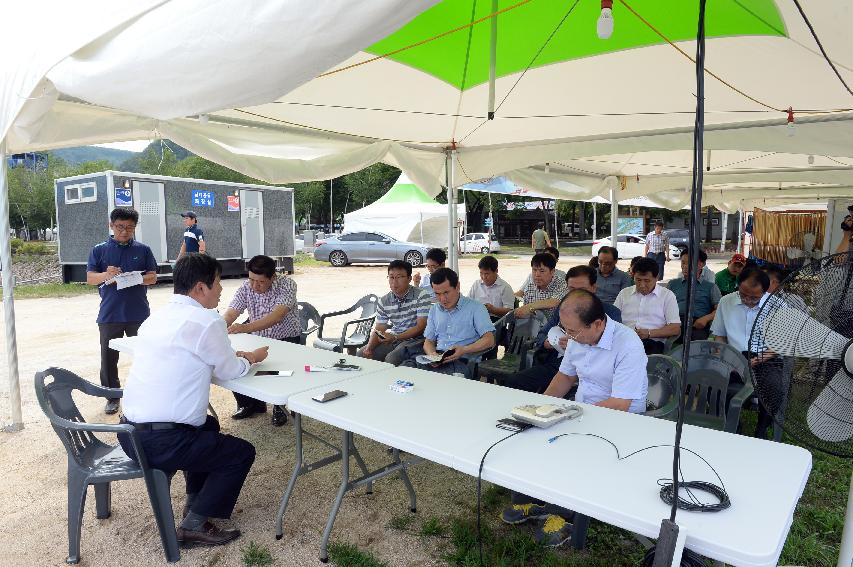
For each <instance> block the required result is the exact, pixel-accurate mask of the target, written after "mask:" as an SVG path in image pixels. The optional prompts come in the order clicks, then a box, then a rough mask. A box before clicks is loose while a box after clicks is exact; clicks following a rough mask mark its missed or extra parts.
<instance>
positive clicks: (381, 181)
mask: <svg viewBox="0 0 853 567" xmlns="http://www.w3.org/2000/svg"><path fill="white" fill-rule="evenodd" d="M398 177H400V170H399V169H397V168H396V167H393V166H391V165H386V164H384V163H374V164H373V165H371V166H369V167H366V168H364V169H362V170H361V171H356V172H353V173H350V174H348V175H344V176H343V177H341V178H339V179H336V180H335V192H336V193H337V189H338V188H341V187H342V188H343V189H345V190H346V192H345V193H343V194H344V195H345V199H344V203H343V207H344V208H343V211H344V212H345V213H346V212H349V210H348V209H349V208H350V206H351V207H352V209H353V210H355V209H360V208H362V207H365V206H367V205H369V204H370V203H372V202H374V201H375V200H377V199H378V198H379V197H381V196H382V195H384V194H385V193H387V192H388V190H389V189H390V188H391V186H392V185H394V182H395V181H396V180H397V178H398ZM338 181H340V182H341V183H340V184H339V183H338ZM335 205H336V208H337V206H338V202H337V198H336V199H335Z"/></svg>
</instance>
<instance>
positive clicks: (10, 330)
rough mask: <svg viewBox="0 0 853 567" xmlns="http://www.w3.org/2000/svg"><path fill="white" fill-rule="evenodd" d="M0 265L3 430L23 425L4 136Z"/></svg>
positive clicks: (0, 167) (1, 145)
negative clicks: (6, 419)
mask: <svg viewBox="0 0 853 567" xmlns="http://www.w3.org/2000/svg"><path fill="white" fill-rule="evenodd" d="M0 268H2V272H0V275H2V281H3V319H4V321H5V323H6V363H7V364H8V365H9V410H10V411H9V413H10V415H11V417H12V422H11V424H8V425H6V426H5V427H4V428H3V429H4V430H5V431H9V432H13V431H20V430H22V429H23V428H24V420H23V418H22V416H21V382H20V378H19V376H18V340H17V333H16V332H15V299H14V292H15V275H14V274H13V273H12V246H11V241H10V240H9V183H8V180H7V179H6V140H3V141H0Z"/></svg>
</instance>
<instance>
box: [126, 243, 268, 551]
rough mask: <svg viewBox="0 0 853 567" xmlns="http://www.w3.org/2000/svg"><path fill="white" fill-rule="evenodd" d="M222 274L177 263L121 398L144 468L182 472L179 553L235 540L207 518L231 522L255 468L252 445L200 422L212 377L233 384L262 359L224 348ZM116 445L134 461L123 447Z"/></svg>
mask: <svg viewBox="0 0 853 567" xmlns="http://www.w3.org/2000/svg"><path fill="white" fill-rule="evenodd" d="M221 273H222V266H221V264H220V263H219V262H218V261H217V260H216V259H215V258H213V257H212V256H207V255H205V254H197V253H191V254H186V255H185V256H183V257H182V258H181V259H180V260H178V262H177V263H176V264H175V269H174V271H173V273H172V275H173V281H174V287H175V295H173V296H172V299H171V301H170V302H169V304H168V306H167V307H165V308H163V309H161V310H159V311H157V312H156V313H154V314H153V315H151V317H149V318H148V319H147V320H146V321H145V322H144V323H143V324H142V326H141V327H140V328H139V338H138V339H137V343H136V348H135V352H134V357H133V366H131V368H130V376H129V378H128V382H127V387H126V388H125V390H124V397H123V408H124V415H123V417H122V422H124V423H131V424H133V425H134V426H135V427H136V429H137V431H138V432H139V439H140V441H141V442H142V450H143V451H144V453H145V457H146V458H147V459H148V464H149V465H150V466H151V467H153V468H157V469H162V470H164V471H167V472H174V471H178V470H181V471H184V477H185V479H186V490H187V501H186V504H185V505H184V514H183V521H182V522H181V525H180V527H179V528H178V530H177V532H178V533H177V536H178V542H179V543H180V544H181V545H183V546H190V545H222V544H224V543H228V542H229V541H231V540H233V539H236V538H237V537H239V535H240V531H239V530H235V529H222V528H220V527H218V526H216V525H214V524H212V523H211V522H209V521H208V518H226V519H227V518H230V517H231V513H232V511H233V510H234V505H235V503H236V502H237V497H238V496H239V495H240V490H241V488H242V487H243V482H244V481H245V479H246V475H247V474H248V473H249V469H250V468H251V467H252V463H253V462H254V460H255V448H254V447H253V446H252V444H251V443H249V442H248V441H244V440H243V439H239V438H237V437H232V436H231V435H223V434H222V433H220V432H219V422H217V421H216V418H214V417H212V416H209V415H207V405H208V402H209V398H210V380H211V378H212V377H213V376H215V377H216V378H218V379H219V380H233V379H235V378H239V377H241V376H244V375H245V374H246V373H247V372H248V371H249V365H250V364H254V363H257V362H261V361H262V360H264V359H265V358H266V357H267V347H263V348H259V349H256V350H254V351H252V352H236V353H235V352H234V349H232V348H231V344H230V343H229V342H228V333H227V330H226V327H225V321H223V320H222V317H220V316H219V314H217V313H216V311H215V309H216V306H217V305H218V304H219V296H220V295H222V285H221V284H220V282H219V276H220V274H221ZM118 437H119V442H120V443H121V445H122V448H123V449H124V452H125V453H127V455H129V456H130V457H131V458H135V452H134V450H133V445H131V443H130V439H128V438H127V436H126V435H123V434H122V435H119V436H118Z"/></svg>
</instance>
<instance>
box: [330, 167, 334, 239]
mask: <svg viewBox="0 0 853 567" xmlns="http://www.w3.org/2000/svg"><path fill="white" fill-rule="evenodd" d="M334 191H335V180H334V179H329V234H335V211H334V196H335V193H334Z"/></svg>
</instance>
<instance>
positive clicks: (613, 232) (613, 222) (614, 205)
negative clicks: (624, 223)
mask: <svg viewBox="0 0 853 567" xmlns="http://www.w3.org/2000/svg"><path fill="white" fill-rule="evenodd" d="M618 235H619V201H617V200H616V187H614V186H613V185H611V187H610V245H611V246H613V247H614V248H616V250H617V251H618V250H619V247H618V246H617V244H618V242H619V240H618V239H617V236H618Z"/></svg>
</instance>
